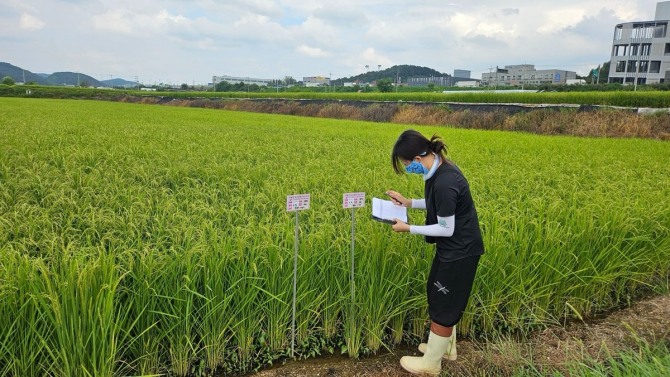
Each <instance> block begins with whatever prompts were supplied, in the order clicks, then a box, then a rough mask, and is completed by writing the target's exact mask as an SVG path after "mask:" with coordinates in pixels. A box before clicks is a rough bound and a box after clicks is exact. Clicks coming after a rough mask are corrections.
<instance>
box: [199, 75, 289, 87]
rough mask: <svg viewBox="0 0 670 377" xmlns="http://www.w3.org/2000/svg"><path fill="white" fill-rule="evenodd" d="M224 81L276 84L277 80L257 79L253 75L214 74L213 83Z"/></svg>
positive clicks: (265, 84) (264, 84) (259, 84)
mask: <svg viewBox="0 0 670 377" xmlns="http://www.w3.org/2000/svg"><path fill="white" fill-rule="evenodd" d="M224 81H225V82H227V83H230V84H237V83H240V82H241V83H243V84H248V85H252V84H256V85H258V86H268V85H275V83H276V82H277V80H274V79H257V78H253V77H235V76H212V85H216V84H218V83H220V82H224Z"/></svg>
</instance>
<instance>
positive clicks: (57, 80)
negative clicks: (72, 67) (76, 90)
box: [47, 72, 107, 87]
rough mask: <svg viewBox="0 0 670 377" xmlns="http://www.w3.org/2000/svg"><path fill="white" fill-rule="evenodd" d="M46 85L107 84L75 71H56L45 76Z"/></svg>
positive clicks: (97, 85)
mask: <svg viewBox="0 0 670 377" xmlns="http://www.w3.org/2000/svg"><path fill="white" fill-rule="evenodd" d="M47 84H48V85H71V86H95V87H99V86H107V85H105V84H103V83H101V82H100V81H98V80H96V79H94V78H93V77H91V76H89V75H85V74H83V73H76V72H56V73H52V74H51V75H50V76H49V77H47Z"/></svg>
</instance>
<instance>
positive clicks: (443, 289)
mask: <svg viewBox="0 0 670 377" xmlns="http://www.w3.org/2000/svg"><path fill="white" fill-rule="evenodd" d="M433 285H434V286H436V287H437V291H438V292H442V293H444V294H445V295H446V294H447V293H449V290H448V289H447V287H444V286H442V283H440V282H439V281H436V282H435V283H433Z"/></svg>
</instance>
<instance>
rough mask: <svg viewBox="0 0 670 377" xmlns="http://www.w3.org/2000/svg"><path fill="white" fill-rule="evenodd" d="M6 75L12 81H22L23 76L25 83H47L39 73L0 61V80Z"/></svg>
mask: <svg viewBox="0 0 670 377" xmlns="http://www.w3.org/2000/svg"><path fill="white" fill-rule="evenodd" d="M6 76H9V77H11V78H12V79H14V82H24V81H23V78H24V77H25V82H27V83H31V82H32V83H35V84H40V85H47V80H46V79H45V78H44V77H41V76H40V75H36V74H34V73H32V72H30V71H26V70H24V69H23V68H19V67H17V66H15V65H11V64H9V63H5V62H0V80H2V78H3V77H6Z"/></svg>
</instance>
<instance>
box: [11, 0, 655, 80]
mask: <svg viewBox="0 0 670 377" xmlns="http://www.w3.org/2000/svg"><path fill="white" fill-rule="evenodd" d="M655 9H656V1H652V0H626V1H623V0H622V1H619V0H608V1H606V2H603V1H601V0H562V1H554V0H551V1H549V0H519V1H507V0H481V1H462V0H447V1H439V0H404V1H397V0H338V1H324V0H312V1H304V0H227V1H223V0H190V1H187V0H162V1H158V0H3V1H2V3H0V61H5V62H8V63H11V64H14V65H17V66H20V67H22V68H25V69H27V70H30V71H32V72H36V73H52V72H58V71H75V72H82V73H86V74H89V75H91V76H93V77H94V78H97V79H109V78H110V77H121V78H125V79H128V80H135V78H138V79H139V80H140V81H141V82H143V83H146V84H154V83H161V82H162V83H171V84H181V83H188V84H206V83H208V82H211V80H212V76H214V75H217V76H218V75H232V76H244V77H247V76H249V77H258V78H283V77H284V76H292V77H294V78H296V79H298V80H301V79H302V77H304V76H319V75H320V76H330V77H332V78H333V79H335V78H340V77H349V76H354V75H358V74H361V73H364V72H365V71H366V68H365V66H366V65H368V66H369V68H368V69H377V67H378V66H380V65H381V69H384V68H388V67H391V66H393V65H398V64H412V65H419V66H424V67H430V68H433V69H436V70H438V71H440V72H444V73H450V74H452V73H453V71H454V69H467V70H470V71H472V77H474V78H481V74H482V73H485V72H488V71H489V69H490V68H491V67H495V66H504V65H509V64H524V63H525V64H534V65H535V66H536V68H538V69H548V68H557V69H565V70H571V71H576V72H577V73H579V74H584V75H585V74H587V73H588V71H589V69H590V68H592V67H595V66H597V65H598V64H602V63H603V62H605V61H607V60H609V54H610V49H611V43H612V35H613V29H614V26H615V25H616V24H617V23H621V22H629V21H640V20H651V19H653V18H654V12H655Z"/></svg>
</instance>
